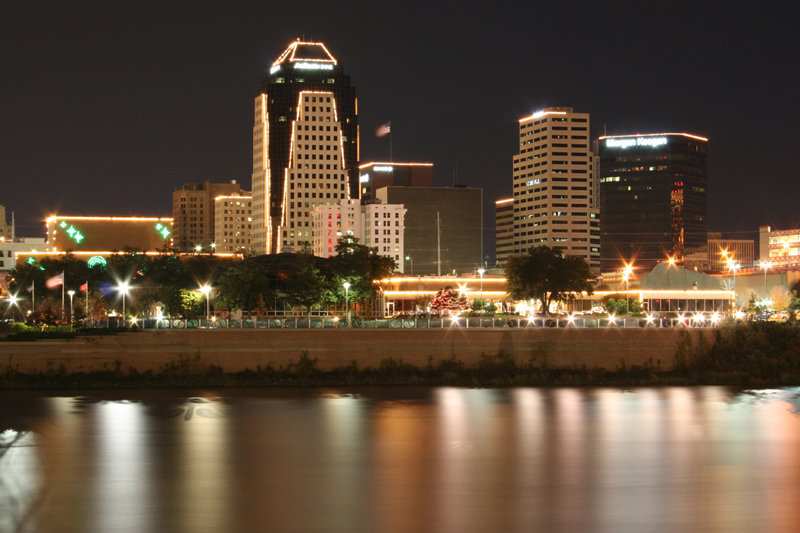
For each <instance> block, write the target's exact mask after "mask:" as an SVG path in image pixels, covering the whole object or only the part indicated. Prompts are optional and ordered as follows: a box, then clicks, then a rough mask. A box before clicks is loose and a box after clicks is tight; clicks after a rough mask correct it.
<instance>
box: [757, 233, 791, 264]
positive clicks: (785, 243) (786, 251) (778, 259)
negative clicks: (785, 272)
mask: <svg viewBox="0 0 800 533" xmlns="http://www.w3.org/2000/svg"><path fill="white" fill-rule="evenodd" d="M758 258H759V264H761V265H764V264H767V263H769V264H771V265H773V266H774V267H790V266H791V267H795V268H796V267H798V266H800V228H794V229H784V230H775V229H772V227H771V226H759V228H758Z"/></svg>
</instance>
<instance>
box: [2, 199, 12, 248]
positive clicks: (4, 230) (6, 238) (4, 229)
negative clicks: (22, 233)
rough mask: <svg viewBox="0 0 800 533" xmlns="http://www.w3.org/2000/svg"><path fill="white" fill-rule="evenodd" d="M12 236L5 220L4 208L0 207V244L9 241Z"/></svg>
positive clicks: (9, 225)
mask: <svg viewBox="0 0 800 533" xmlns="http://www.w3.org/2000/svg"><path fill="white" fill-rule="evenodd" d="M13 237H14V236H13V235H11V224H9V223H8V219H7V218H6V206H4V205H0V242H3V241H10V240H11V239H12V238H13Z"/></svg>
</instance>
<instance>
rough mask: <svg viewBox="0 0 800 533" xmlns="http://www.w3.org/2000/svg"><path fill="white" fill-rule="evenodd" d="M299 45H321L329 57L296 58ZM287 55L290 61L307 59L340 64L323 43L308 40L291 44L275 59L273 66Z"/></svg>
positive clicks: (281, 61)
mask: <svg viewBox="0 0 800 533" xmlns="http://www.w3.org/2000/svg"><path fill="white" fill-rule="evenodd" d="M297 45H305V46H319V47H320V48H322V49H323V50H324V51H325V54H326V55H327V56H328V59H309V58H302V59H297V58H295V54H296V53H297ZM290 54H291V55H290ZM287 56H288V57H289V61H290V62H292V63H294V62H296V61H304V62H305V61H307V62H309V63H314V62H316V63H333V64H334V65H336V64H338V61H337V60H336V58H335V57H333V54H331V53H330V51H329V50H328V49H327V48H326V47H325V45H324V44H323V43H313V42H306V41H300V40H299V39H298V40H297V41H295V42H293V43H292V44H290V45H289V47H288V48H287V49H286V50H284V51H283V53H282V54H281V55H280V56H279V57H278V59H276V60H275V62H274V63H273V64H272V66H273V67H274V66H277V65H280V64H281V63H283V61H284V60H285V59H286V58H287Z"/></svg>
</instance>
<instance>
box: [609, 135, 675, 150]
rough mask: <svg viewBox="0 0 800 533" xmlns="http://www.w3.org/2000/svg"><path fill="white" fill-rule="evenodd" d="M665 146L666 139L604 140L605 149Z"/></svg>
mask: <svg viewBox="0 0 800 533" xmlns="http://www.w3.org/2000/svg"><path fill="white" fill-rule="evenodd" d="M665 144H667V138H666V137H626V138H624V139H606V148H622V149H625V148H630V147H631V146H649V147H651V148H655V147H656V146H663V145H665Z"/></svg>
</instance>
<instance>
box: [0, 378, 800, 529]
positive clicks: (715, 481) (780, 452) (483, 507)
mask: <svg viewBox="0 0 800 533" xmlns="http://www.w3.org/2000/svg"><path fill="white" fill-rule="evenodd" d="M0 531H2V532H5V531H42V532H51V531H53V532H57V531H69V532H72V531H74V532H82V533H93V532H98V533H100V532H115V531H131V532H202V531H214V532H226V531H276V532H283V531H297V532H305V531H341V532H361V531H370V532H372V531H375V532H419V531H437V532H440V531H441V532H453V533H455V532H458V533H462V532H470V531H486V532H507V531H520V532H522V531H525V532H529V531H575V532H625V531H635V532H639V531H642V532H656V531H675V532H678V531H680V532H683V531H702V532H716V531H718V532H726V533H727V532H736V531H768V532H784V531H785V532H790V531H791V532H796V531H800V388H798V389H780V390H763V391H748V392H737V391H731V390H729V389H725V388H720V387H674V388H643V389H635V390H626V391H621V390H618V389H581V388H554V389H537V388H513V389H460V388H447V387H442V388H383V389H341V390H319V389H317V390H308V389H302V390H298V389H281V390H269V391H260V390H259V391H256V390H219V391H191V392H187V391H186V390H159V391H113V392H96V391H94V392H91V393H87V395H83V396H76V395H74V393H69V394H59V393H42V392H39V393H32V392H2V393H0Z"/></svg>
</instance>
